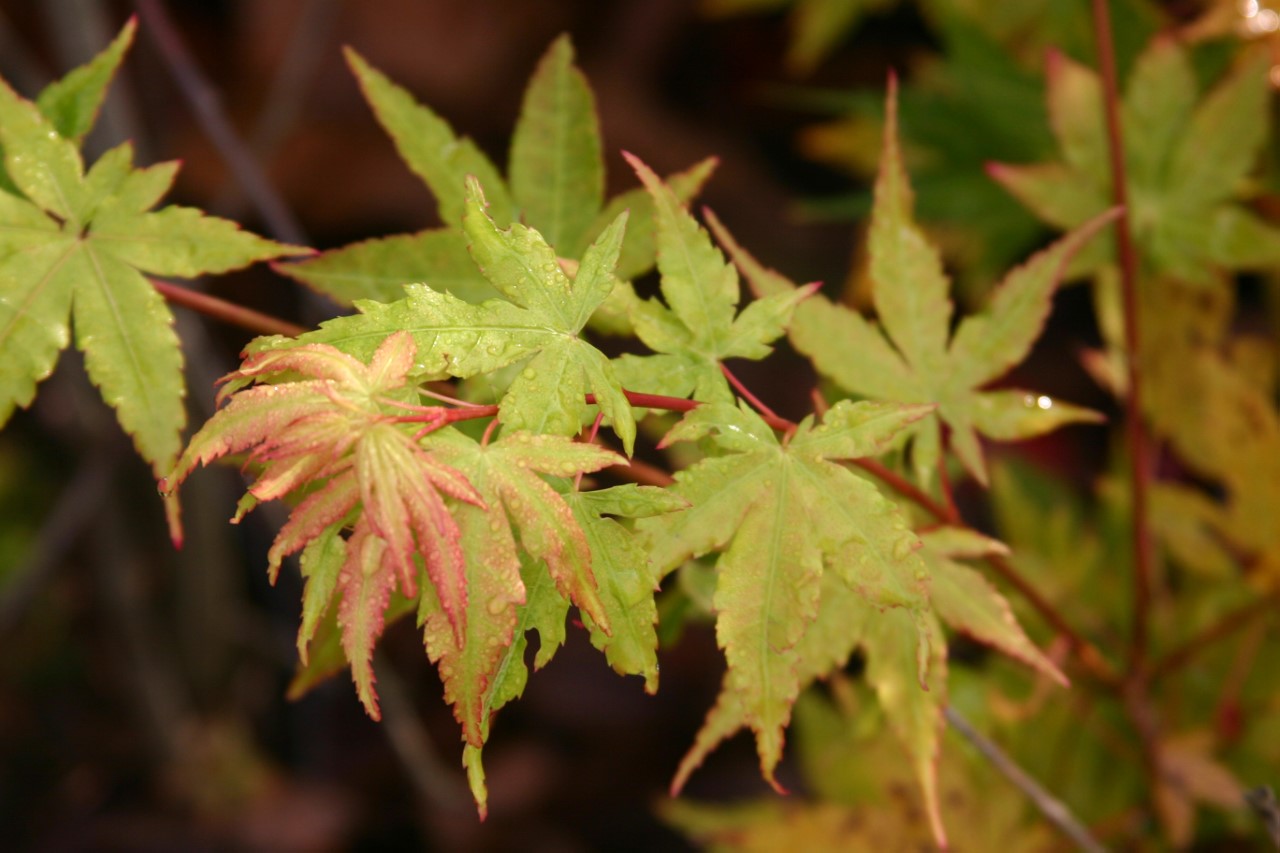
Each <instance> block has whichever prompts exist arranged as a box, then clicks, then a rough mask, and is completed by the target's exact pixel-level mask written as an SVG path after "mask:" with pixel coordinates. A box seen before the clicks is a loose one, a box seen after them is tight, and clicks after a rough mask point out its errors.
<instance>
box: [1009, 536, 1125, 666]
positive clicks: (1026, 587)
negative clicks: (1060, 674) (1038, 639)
mask: <svg viewBox="0 0 1280 853" xmlns="http://www.w3.org/2000/svg"><path fill="white" fill-rule="evenodd" d="M984 559H985V560H986V561H987V564H988V565H989V566H991V568H993V569H995V571H996V573H997V574H998V575H1000V577H1002V578H1004V579H1005V581H1006V582H1007V583H1008V584H1009V585H1010V586H1012V587H1013V588H1014V589H1016V590H1018V593H1019V594H1020V595H1021V596H1022V597H1023V598H1024V599H1026V601H1027V603H1028V604H1030V605H1031V606H1032V607H1033V608H1035V611H1036V612H1037V613H1039V614H1040V616H1041V617H1042V618H1043V619H1044V620H1045V621H1046V622H1048V623H1049V625H1050V626H1051V627H1052V628H1053V629H1054V630H1055V631H1057V632H1058V633H1059V634H1061V635H1062V637H1063V638H1065V639H1066V641H1067V642H1068V643H1070V644H1071V646H1072V648H1074V649H1075V651H1076V654H1077V655H1079V657H1080V662H1081V663H1083V664H1084V665H1085V668H1086V669H1088V671H1089V674H1090V675H1092V676H1093V677H1094V678H1095V679H1097V680H1098V681H1099V682H1101V683H1103V684H1106V685H1108V686H1111V687H1115V686H1117V685H1118V684H1119V683H1120V679H1119V676H1118V675H1117V674H1116V671H1115V669H1114V667H1112V665H1111V663H1110V661H1108V660H1107V658H1106V657H1105V656H1104V655H1103V654H1102V652H1100V651H1099V650H1098V647H1097V646H1095V645H1094V644H1093V643H1091V642H1089V641H1088V640H1087V639H1085V637H1084V635H1083V634H1081V633H1079V632H1078V631H1076V629H1075V628H1073V627H1071V625H1070V623H1068V622H1067V621H1066V618H1065V617H1064V616H1063V615H1062V614H1061V613H1060V612H1059V611H1058V608H1056V607H1054V606H1053V604H1051V603H1050V602H1049V600H1048V599H1046V598H1044V597H1043V596H1042V595H1041V594H1040V592H1039V590H1037V589H1036V588H1035V586H1033V585H1032V584H1031V582H1030V581H1029V580H1027V579H1026V578H1025V577H1023V576H1022V573H1021V572H1019V571H1018V570H1017V568H1016V567H1014V565H1013V564H1012V563H1010V562H1009V560H1008V559H1007V558H1006V557H1004V555H1002V554H988V555H987V556H986V557H985V558H984Z"/></svg>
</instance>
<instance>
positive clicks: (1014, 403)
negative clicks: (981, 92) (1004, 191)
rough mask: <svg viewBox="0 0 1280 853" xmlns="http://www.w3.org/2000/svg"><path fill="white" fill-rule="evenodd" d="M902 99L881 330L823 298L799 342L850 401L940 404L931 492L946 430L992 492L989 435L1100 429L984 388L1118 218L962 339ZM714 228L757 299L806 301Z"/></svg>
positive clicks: (1067, 250) (886, 199)
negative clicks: (916, 208) (922, 197)
mask: <svg viewBox="0 0 1280 853" xmlns="http://www.w3.org/2000/svg"><path fill="white" fill-rule="evenodd" d="M895 93H896V85H895V84H894V82H893V81H890V86H889V97H888V103H887V106H886V110H885V113H886V121H885V134H884V154H883V159H882V162H881V166H880V174H879V177H878V178H877V180H876V187H875V199H876V200H875V207H874V209H873V210H872V217H871V233H870V236H869V241H868V253H869V255H870V274H871V278H872V281H873V286H872V296H873V301H874V304H875V308H876V311H877V314H878V317H879V326H880V328H877V327H876V325H874V324H873V323H872V322H871V321H869V320H867V319H866V318H864V317H863V316H862V315H861V314H858V313H857V312H855V311H852V310H850V309H848V308H845V307H843V306H840V305H837V304H835V303H832V302H831V301H830V300H827V299H825V298H823V297H822V296H820V295H815V296H814V297H813V298H811V299H807V300H805V301H804V302H801V303H800V304H799V305H798V306H797V308H796V314H795V317H794V319H793V321H792V323H791V325H790V327H789V330H788V333H789V335H790V338H791V341H792V343H793V344H794V345H795V347H796V349H798V350H799V351H800V352H801V353H803V354H805V355H806V356H808V357H809V358H810V359H811V360H812V362H813V364H814V367H815V368H817V370H818V372H819V373H821V374H823V375H824V376H827V377H829V378H831V379H832V380H833V381H834V382H835V383H836V384H837V385H839V386H840V387H841V388H843V389H845V390H847V391H850V392H853V393H855V394H859V395H861V396H865V397H868V398H871V399H875V400H886V401H889V400H895V401H900V402H904V403H933V404H936V406H937V417H936V418H929V419H927V420H925V421H922V422H921V424H920V425H919V426H918V427H916V428H915V429H916V433H915V438H914V444H913V460H912V461H913V464H914V467H915V470H916V475H917V477H918V479H919V480H920V481H921V482H925V483H927V482H929V481H930V479H931V477H932V476H933V473H934V471H935V470H936V467H937V463H938V457H939V453H940V450H941V425H942V424H944V423H945V424H946V425H947V426H948V427H949V428H950V438H951V448H952V449H953V450H954V451H955V453H956V455H957V456H958V457H959V458H960V461H961V462H962V463H964V466H965V468H966V469H967V470H968V471H969V473H970V474H972V475H973V477H974V478H975V479H977V480H978V482H980V483H983V484H985V483H986V482H987V471H986V464H985V462H984V460H983V452H982V447H981V444H980V443H979V440H978V435H979V434H982V435H986V436H987V437H989V438H993V439H997V440H1001V441H1008V440H1012V439H1016V438H1028V437H1031V436H1035V435H1040V434H1042V433H1045V432H1048V431H1050V430H1053V429H1056V428H1057V427H1059V426H1061V425H1063V424H1066V423H1072V422H1081V421H1096V420H1098V419H1099V416H1098V415H1096V414H1095V413H1093V412H1089V411H1087V410H1085V409H1080V408H1077V407H1075V406H1071V405H1067V404H1063V403H1060V402H1057V401H1054V400H1051V399H1050V398H1048V397H1046V396H1043V395H1039V394H1034V393H1027V392H1023V391H1016V390H1008V389H1005V390H998V391H983V390H981V389H982V388H983V386H985V385H987V384H988V383H990V382H993V381H994V380H996V379H999V378H1000V377H1001V376H1003V375H1004V374H1005V373H1006V372H1007V371H1008V370H1009V369H1010V368H1011V367H1013V366H1014V365H1015V364H1017V363H1018V362H1020V361H1021V360H1022V359H1023V358H1025V357H1026V355H1027V353H1028V352H1029V351H1030V349H1031V346H1032V344H1033V343H1034V342H1035V340H1036V338H1037V337H1038V336H1039V334H1040V330H1041V328H1042V326H1043V325H1044V321H1045V318H1046V317H1047V316H1048V314H1049V310H1050V308H1051V300H1052V296H1053V292H1054V289H1055V288H1056V286H1057V284H1058V281H1059V279H1060V278H1061V276H1062V273H1063V272H1064V270H1065V267H1066V265H1067V262H1068V260H1069V259H1070V258H1071V256H1072V255H1073V254H1074V253H1075V252H1076V251H1077V250H1078V249H1079V248H1080V247H1081V246H1082V245H1084V243H1085V242H1086V241H1087V240H1088V239H1089V238H1090V237H1092V236H1093V235H1094V234H1095V233H1096V232H1097V231H1098V230H1099V229H1101V228H1102V226H1103V225H1105V224H1106V223H1107V222H1108V221H1109V220H1110V219H1112V218H1114V216H1115V215H1116V211H1109V212H1107V213H1105V214H1103V215H1102V216H1099V217H1097V218H1095V219H1093V220H1091V221H1090V222H1088V223H1087V224H1085V225H1084V226H1082V227H1080V228H1078V229H1076V230H1075V231H1074V232H1072V233H1071V234H1069V235H1067V236H1066V237H1064V238H1063V239H1061V240H1059V241H1058V242H1057V243H1055V244H1054V245H1052V246H1050V247H1049V248H1047V249H1045V250H1043V251H1041V252H1040V253H1038V254H1037V255H1035V256H1034V257H1033V258H1031V260H1029V261H1028V262H1027V263H1025V264H1024V265H1023V266H1021V267H1019V268H1017V269H1015V270H1013V271H1012V272H1011V273H1009V275H1008V276H1006V277H1005V279H1004V280H1003V281H1002V282H1001V283H1000V285H999V286H998V287H997V288H996V290H995V291H994V292H993V294H992V296H991V299H990V302H989V304H988V306H987V308H986V309H985V310H984V311H982V312H980V313H977V314H974V315H971V316H968V317H965V318H964V319H963V320H962V321H961V322H960V324H959V326H958V327H957V328H956V331H955V334H954V335H952V334H951V333H950V327H951V313H952V304H951V300H950V298H949V289H950V285H949V283H948V279H947V277H946V275H945V274H944V272H943V269H942V262H941V259H940V258H939V256H938V253H937V251H936V250H935V249H934V248H933V247H932V246H931V245H930V244H929V243H928V242H927V241H926V239H925V237H924V235H923V233H921V231H920V229H919V228H918V227H917V226H916V224H915V222H914V221H913V219H912V214H911V206H912V194H911V188H910V185H909V183H908V179H907V175H906V172H905V171H904V170H903V167H902V160H901V155H900V152H899V149H898V142H897V121H896V106H895V103H896V94H895ZM708 223H709V224H710V225H711V227H712V230H714V231H715V232H716V235H717V237H718V238H719V240H720V242H721V244H722V245H724V246H725V248H726V249H727V250H728V251H729V253H730V255H731V256H732V257H733V258H734V261H735V262H736V263H737V264H738V266H739V267H740V268H741V269H742V270H743V272H744V274H745V275H746V276H747V278H748V280H749V281H750V282H751V286H752V287H753V288H754V289H755V291H756V293H757V294H761V295H769V296H771V295H775V294H785V293H793V292H795V290H796V286H795V285H794V284H793V283H792V282H790V281H788V280H787V279H786V278H784V277H783V276H781V275H780V274H778V273H776V272H774V271H772V270H769V269H766V268H765V267H763V266H762V265H761V264H760V263H759V262H758V261H756V260H755V259H754V258H752V257H751V256H750V255H749V254H748V253H747V252H746V251H744V250H743V249H742V248H741V247H740V246H738V245H737V244H736V243H735V242H734V241H733V238H732V236H731V235H730V234H729V233H728V231H727V229H725V228H724V226H723V225H721V224H720V223H719V221H718V220H716V219H715V217H714V216H708Z"/></svg>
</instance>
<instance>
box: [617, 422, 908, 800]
mask: <svg viewBox="0 0 1280 853" xmlns="http://www.w3.org/2000/svg"><path fill="white" fill-rule="evenodd" d="M929 411H930V409H929V407H927V406H898V405H887V404H877V403H869V402H860V403H850V402H848V401H843V402H841V403H838V404H836V405H835V406H833V407H832V408H831V409H830V410H829V411H828V412H827V413H826V415H825V416H824V418H823V423H822V425H820V426H816V427H815V426H814V425H813V424H812V422H811V421H809V420H806V421H805V422H803V423H801V424H800V425H799V426H798V428H797V429H796V431H795V432H794V434H792V435H791V436H790V438H789V441H788V442H787V443H786V445H785V446H784V445H783V444H781V443H779V441H778V439H777V438H776V436H775V435H774V433H773V431H772V430H771V429H770V428H769V427H768V426H767V425H766V424H765V423H764V421H763V420H761V419H760V417H759V416H758V415H756V414H754V413H753V412H751V411H750V410H748V409H745V408H737V407H734V406H731V405H728V404H708V405H703V406H700V407H698V408H697V409H695V410H693V411H692V412H690V413H689V414H687V415H685V417H684V418H683V419H682V420H681V421H680V422H679V423H677V424H676V426H675V427H673V428H672V430H671V432H670V433H668V435H667V437H666V438H665V439H664V444H670V443H671V442H674V441H690V440H696V439H699V438H702V437H704V436H708V435H712V440H713V441H714V442H715V444H716V445H717V446H718V447H719V448H720V449H721V450H723V451H725V452H726V455H721V456H712V457H709V458H707V459H704V460H703V461H701V462H699V463H697V464H696V465H694V466H693V467H691V468H689V469H686V470H683V471H680V472H678V473H677V474H676V485H675V486H674V487H672V491H674V492H675V494H677V495H679V496H680V497H682V498H684V499H686V500H688V501H689V503H690V507H689V508H688V509H686V510H683V511H681V512H677V513H671V514H669V515H664V516H661V517H660V518H658V519H655V520H653V521H648V522H640V524H641V526H642V529H643V530H644V531H646V533H647V534H648V535H649V536H650V540H651V543H652V544H651V546H650V548H651V553H652V556H653V560H654V563H655V565H656V566H657V567H658V568H659V569H660V570H662V571H667V570H670V569H671V568H674V567H675V566H677V565H679V564H680V563H682V562H683V561H685V560H687V559H689V558H691V557H697V556H701V555H703V554H708V553H711V552H713V551H720V552H721V554H720V557H719V560H718V562H717V564H716V571H717V582H716V591H715V595H714V598H713V606H714V608H715V611H716V613H717V619H716V639H717V642H718V643H719V645H720V647H721V648H723V649H724V651H725V657H726V659H727V661H728V665H729V667H728V671H727V673H726V674H725V680H724V686H723V688H722V690H721V695H720V699H719V701H718V703H717V706H716V709H714V710H713V711H712V713H711V715H709V716H708V719H707V723H706V725H705V726H704V727H703V731H702V733H700V734H699V736H698V742H697V744H696V745H695V747H694V750H693V751H692V752H691V753H690V756H689V757H688V758H686V760H685V763H684V764H683V765H682V770H681V773H680V774H679V775H678V776H677V781H676V783H675V785H674V787H676V788H678V787H679V785H680V784H681V782H682V780H683V777H684V775H686V774H687V773H688V771H689V770H691V769H692V767H693V766H696V765H697V763H698V762H700V761H701V756H702V755H704V754H705V753H706V751H708V750H709V749H710V748H711V747H712V746H714V745H715V743H717V742H718V741H719V740H720V739H722V737H723V736H725V735H726V734H727V733H731V732H732V731H736V730H737V729H739V728H742V727H743V726H748V727H750V728H751V729H752V730H753V731H754V732H755V735H756V743H757V751H758V752H759V756H760V767H761V772H762V773H763V774H764V777H765V778H766V779H767V780H769V781H770V783H771V784H774V785H775V786H776V785H777V783H776V782H774V781H773V770H774V767H775V766H776V764H777V762H778V760H779V758H780V757H781V754H782V739H783V729H784V728H785V726H786V724H787V721H788V719H789V717H790V712H791V705H792V703H793V702H794V701H795V698H796V696H797V694H798V693H799V691H800V688H801V687H802V686H803V684H804V683H805V677H804V676H805V673H806V672H807V670H806V666H809V665H812V663H811V662H812V661H814V660H815V659H817V658H818V657H820V654H819V652H818V651H815V650H813V649H811V648H810V647H809V646H808V645H806V638H807V637H808V636H809V633H811V629H812V627H813V623H814V622H815V620H816V619H817V618H818V614H819V608H820V607H821V606H822V602H823V598H824V592H823V590H824V583H825V584H827V585H831V584H835V583H836V580H833V579H830V578H834V579H838V585H840V586H843V587H845V588H847V589H849V590H854V591H856V595H858V596H861V597H863V598H864V599H865V600H867V601H869V602H872V603H873V604H874V606H875V607H880V608H884V607H898V608H905V609H906V610H909V611H912V612H915V613H917V614H923V613H925V612H926V610H927V604H928V571H927V569H926V567H925V565H924V564H923V562H921V560H920V556H919V555H918V554H917V553H916V549H917V547H918V545H919V540H918V539H917V538H916V537H915V535H914V534H913V533H911V531H910V530H909V529H908V528H907V523H906V519H905V518H904V517H903V516H902V514H901V512H900V511H899V510H898V508H897V507H896V505H895V504H893V503H891V502H890V501H888V500H886V499H885V498H884V497H882V496H881V495H880V493H879V492H878V491H877V490H876V489H875V487H874V486H872V485H871V484H870V483H869V482H868V481H866V480H864V479H862V478H861V477H859V476H858V475H856V474H854V473H853V472H851V471H850V470H849V469H848V468H846V467H844V466H842V465H839V464H837V463H836V462H834V461H832V460H839V459H850V458H856V457H862V456H867V455H871V454H872V453H874V452H876V451H877V450H880V449H883V448H884V446H885V445H886V444H887V443H888V442H889V441H890V440H891V439H892V438H893V436H894V435H895V434H897V433H898V432H899V431H900V430H901V429H902V428H903V427H904V426H906V425H907V424H909V423H911V422H912V421H915V420H917V419H919V418H921V417H923V416H925V415H926V414H927V413H928V412H929ZM824 578H829V579H828V580H825V581H824ZM913 636H914V635H913ZM927 645H928V644H927V642H925V643H924V645H923V648H925V649H927ZM846 655H847V652H846ZM927 657H928V653H927V651H925V652H922V653H921V656H920V659H919V660H920V671H921V677H923V673H924V672H925V670H926V669H927ZM823 660H824V661H825V660H826V658H823ZM817 668H818V669H820V670H821V671H822V672H825V671H826V669H825V668H822V666H821V665H819V666H818V667H817ZM809 677H810V678H812V677H813V676H809Z"/></svg>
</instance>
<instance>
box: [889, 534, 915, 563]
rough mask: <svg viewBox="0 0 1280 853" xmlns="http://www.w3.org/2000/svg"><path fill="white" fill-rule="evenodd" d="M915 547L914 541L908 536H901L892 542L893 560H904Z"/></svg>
mask: <svg viewBox="0 0 1280 853" xmlns="http://www.w3.org/2000/svg"><path fill="white" fill-rule="evenodd" d="M915 549H916V543H915V541H914V540H913V539H912V538H911V537H910V536H903V537H901V538H899V539H898V541H897V542H895V543H893V557H894V559H895V560H905V559H906V558H907V557H909V556H911V552H912V551H914V550H915Z"/></svg>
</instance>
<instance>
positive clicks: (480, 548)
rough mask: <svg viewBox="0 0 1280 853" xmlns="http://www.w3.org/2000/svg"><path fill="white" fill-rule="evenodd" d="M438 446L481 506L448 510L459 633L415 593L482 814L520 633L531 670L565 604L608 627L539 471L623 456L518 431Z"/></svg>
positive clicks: (587, 567) (571, 528) (580, 537)
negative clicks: (461, 601) (461, 554)
mask: <svg viewBox="0 0 1280 853" xmlns="http://www.w3.org/2000/svg"><path fill="white" fill-rule="evenodd" d="M439 452H440V453H441V454H442V456H443V457H444V458H445V459H447V460H448V462H449V463H450V464H451V465H453V466H456V467H457V468H458V469H459V470H460V471H463V472H465V473H466V475H467V476H468V478H469V479H470V481H471V482H472V483H473V484H474V485H475V487H476V489H477V490H478V491H479V493H480V494H481V495H482V496H483V498H484V501H485V504H486V507H487V510H486V511H484V512H481V511H480V510H476V509H472V508H468V507H465V506H464V507H461V508H459V510H458V511H457V518H458V522H459V525H460V527H461V529H462V539H461V545H462V546H463V548H464V550H465V551H466V553H467V554H468V555H469V556H470V559H468V560H467V564H466V567H467V573H468V581H467V583H468V590H469V594H468V610H467V616H466V633H465V635H464V636H463V637H461V638H459V637H455V636H454V635H453V634H452V633H451V632H449V631H448V630H447V627H448V626H447V620H446V619H444V618H443V611H442V608H441V607H440V604H439V601H438V599H437V598H436V596H435V595H434V594H433V593H432V591H431V590H425V591H424V594H423V598H422V602H423V605H422V608H421V609H420V611H419V622H420V623H421V624H423V626H424V635H425V640H426V646H427V652H428V654H429V655H430V656H431V659H432V660H434V661H436V662H437V663H438V664H439V667H440V676H441V678H442V679H443V681H444V684H445V699H446V700H447V701H448V702H449V703H450V704H452V705H453V708H454V716H455V717H456V718H457V719H458V722H459V723H460V724H461V725H462V730H463V739H464V740H465V741H466V746H465V747H464V748H463V764H464V765H465V766H466V767H467V776H468V780H469V783H470V785H471V789H472V793H473V795H474V796H475V799H476V803H477V806H478V807H479V809H480V813H481V815H482V816H483V815H484V813H485V810H486V808H487V806H486V802H487V791H486V789H485V783H484V766H483V763H482V760H481V750H482V748H483V746H484V743H485V741H486V740H487V739H488V737H489V724H490V721H491V719H492V716H493V714H494V713H495V712H496V711H497V710H498V709H499V708H501V707H502V706H503V705H505V704H506V703H507V702H509V701H511V700H512V699H515V698H516V697H517V696H519V695H520V694H521V693H522V692H523V690H524V685H525V681H526V680H527V677H528V673H527V671H526V669H525V665H524V649H525V644H526V639H525V633H526V632H527V631H528V630H530V629H535V630H537V631H538V634H539V636H540V644H539V651H538V656H537V659H536V660H535V667H540V666H542V665H544V664H545V663H546V662H547V661H548V660H550V658H551V655H552V654H553V653H554V651H555V649H556V648H557V647H558V646H559V645H560V644H561V643H562V642H563V641H564V620H565V613H566V612H567V609H568V606H569V602H570V601H572V602H573V603H574V604H576V605H577V606H578V607H579V608H580V609H581V610H582V611H583V613H584V614H591V615H594V616H595V617H596V618H597V619H598V620H599V621H600V622H601V624H602V626H603V628H604V630H609V621H608V615H607V611H606V610H605V608H604V606H603V605H602V603H601V602H600V595H599V591H598V590H597V588H596V579H595V575H594V573H593V571H592V554H591V551H590V549H589V546H588V541H587V537H586V535H585V534H584V533H583V531H582V529H581V527H580V526H579V524H578V521H577V519H575V517H574V515H573V512H572V510H571V509H570V508H569V506H568V505H567V504H566V503H565V501H564V499H563V498H562V497H561V496H560V495H559V494H558V493H557V492H556V491H555V490H554V489H552V488H551V487H550V486H549V485H548V484H547V483H546V482H545V481H544V480H543V479H542V478H541V477H540V476H539V473H545V474H551V475H554V476H564V477H570V476H574V475H576V474H578V473H579V472H588V471H597V470H599V469H600V468H603V467H605V466H607V465H613V464H619V463H621V462H623V460H622V458H621V457H619V456H618V455H617V454H615V453H611V452H609V451H606V450H603V449H602V448H599V447H596V446H594V445H588V444H580V443H577V442H573V441H571V440H569V439H567V438H563V437H560V436H550V435H529V434H527V433H515V434H513V435H508V436H503V437H502V438H501V439H500V440H498V441H497V442H493V443H491V444H488V445H484V446H481V445H478V444H475V443H474V442H470V441H462V440H455V441H449V442H442V443H441V445H440V451H439ZM517 534H518V541H519V546H518V548H517V544H516V543H517ZM521 552H522V553H523V557H522V556H521Z"/></svg>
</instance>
